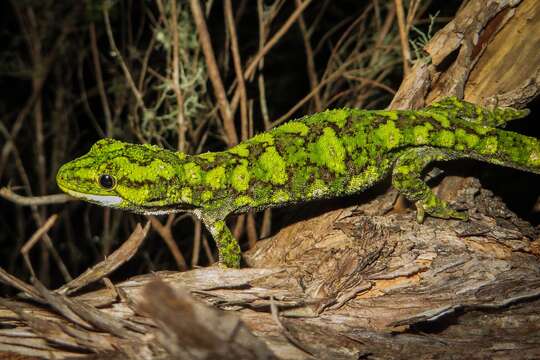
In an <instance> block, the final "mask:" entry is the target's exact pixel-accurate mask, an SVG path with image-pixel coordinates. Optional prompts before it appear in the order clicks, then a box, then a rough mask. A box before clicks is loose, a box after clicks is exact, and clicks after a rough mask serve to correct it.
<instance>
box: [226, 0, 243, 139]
mask: <svg viewBox="0 0 540 360" xmlns="http://www.w3.org/2000/svg"><path fill="white" fill-rule="evenodd" d="M224 8H225V9H224V10H225V20H226V22H227V29H228V30H229V34H230V36H231V52H232V57H233V64H234V72H235V73H236V80H237V81H238V90H239V92H240V119H241V127H240V129H241V135H242V140H246V139H247V138H248V137H249V126H248V111H247V95H246V84H245V82H244V77H243V76H242V59H241V58H240V50H239V49H238V37H237V35H236V26H235V24H234V16H233V11H232V4H231V0H225V2H224Z"/></svg>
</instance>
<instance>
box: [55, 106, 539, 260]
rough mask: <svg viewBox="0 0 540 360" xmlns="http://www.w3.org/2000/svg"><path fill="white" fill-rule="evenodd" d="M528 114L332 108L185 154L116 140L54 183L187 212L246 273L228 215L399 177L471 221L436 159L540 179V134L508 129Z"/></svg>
mask: <svg viewBox="0 0 540 360" xmlns="http://www.w3.org/2000/svg"><path fill="white" fill-rule="evenodd" d="M527 114H528V110H526V109H524V110H518V109H514V108H509V107H483V106H479V105H475V104H473V103H469V102H466V101H463V100H460V99H458V98H456V97H448V98H444V99H442V100H440V101H438V102H435V103H432V104H431V105H429V106H427V107H424V108H422V109H418V110H361V109H355V108H342V109H335V110H326V111H323V112H319V113H315V114H312V115H307V116H304V117H302V118H299V119H296V120H291V121H289V122H287V123H284V124H283V125H281V126H278V127H275V128H273V129H271V130H269V131H266V132H262V133H260V134H258V135H256V136H254V137H252V138H250V139H248V140H245V141H242V142H240V143H239V144H238V145H236V146H234V147H231V148H229V149H227V150H225V151H220V152H207V153H202V154H198V155H188V154H185V153H183V152H175V151H170V150H166V149H163V148H161V147H158V146H156V145H149V144H144V145H140V144H130V143H126V142H122V141H118V140H114V139H110V138H106V139H102V140H99V141H98V142H97V143H95V144H94V145H93V146H92V147H91V149H90V151H89V152H88V153H87V154H85V155H83V156H82V157H79V158H77V159H75V160H73V161H71V162H68V163H66V164H64V165H63V166H62V167H61V168H60V169H59V171H58V173H57V177H56V180H57V184H58V186H59V187H60V189H62V190H63V191H64V192H66V193H67V194H69V195H71V196H73V197H75V198H78V199H82V200H85V201H88V202H91V203H95V204H99V205H102V206H108V207H113V208H120V209H126V210H131V211H133V212H136V213H141V214H167V213H171V212H190V213H192V214H194V216H196V217H197V218H199V219H200V220H201V221H202V222H203V224H204V225H205V227H206V229H207V230H208V231H209V232H210V234H211V235H212V237H213V239H214V240H215V242H216V244H217V248H218V252H219V262H220V264H221V265H222V266H225V267H232V268H238V267H239V266H240V261H241V250H240V247H239V244H238V241H237V240H236V239H235V238H234V236H233V235H232V233H231V231H230V230H229V228H228V227H227V224H226V219H227V217H228V216H229V215H231V214H238V213H244V212H247V211H250V210H255V211H258V210H262V209H265V208H269V207H277V206H285V205H289V204H295V203H302V202H307V201H310V200H314V199H324V198H335V197H340V196H346V195H351V194H355V193H359V192H361V191H363V190H365V189H366V188H368V187H370V186H372V185H373V184H375V183H376V182H378V181H380V180H381V179H383V178H385V177H387V176H391V179H392V186H393V187H394V188H395V189H397V190H398V191H399V192H400V193H401V194H403V195H404V196H405V198H407V199H408V200H409V201H411V202H412V203H414V204H415V205H416V211H417V213H416V214H417V215H416V218H417V221H418V222H422V221H423V219H424V217H425V216H426V214H427V215H430V216H433V217H437V218H443V219H458V220H463V221H466V220H467V219H468V214H467V211H466V210H456V209H453V208H452V207H451V206H450V205H449V204H448V203H447V202H445V201H443V200H442V199H440V198H438V197H437V196H436V195H435V194H434V192H433V191H432V190H431V189H430V187H428V185H427V184H426V183H425V182H424V180H423V177H422V171H423V170H424V168H426V167H427V166H428V164H429V163H431V162H433V161H447V160H454V159H462V158H472V159H476V160H480V161H485V162H488V163H492V164H497V165H502V166H507V167H512V168H516V169H521V170H524V171H529V172H532V173H536V174H540V140H539V139H536V138H533V137H529V136H525V135H522V134H518V133H515V132H511V131H507V130H503V127H504V125H505V124H506V123H507V122H508V121H511V120H514V119H519V118H522V117H525V116H526V115H527Z"/></svg>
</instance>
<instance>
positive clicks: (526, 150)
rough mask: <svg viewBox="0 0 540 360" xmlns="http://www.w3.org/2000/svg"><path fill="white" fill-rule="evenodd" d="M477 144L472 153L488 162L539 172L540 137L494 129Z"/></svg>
mask: <svg viewBox="0 0 540 360" xmlns="http://www.w3.org/2000/svg"><path fill="white" fill-rule="evenodd" d="M477 146H478V148H476V149H475V150H474V153H476V154H478V155H479V157H480V158H483V159H484V160H486V161H488V162H490V163H493V164H497V165H503V166H508V167H512V168H515V169H520V170H524V171H528V172H532V173H536V174H540V139H537V138H533V137H530V136H525V135H521V134H518V133H515V132H512V131H506V130H501V129H496V130H494V131H493V132H491V133H490V134H489V135H486V137H485V138H484V139H482V140H481V141H480V142H479V143H478V145H477Z"/></svg>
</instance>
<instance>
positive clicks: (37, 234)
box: [21, 214, 58, 277]
mask: <svg viewBox="0 0 540 360" xmlns="http://www.w3.org/2000/svg"><path fill="white" fill-rule="evenodd" d="M57 218H58V214H53V215H51V216H50V217H49V218H48V219H47V221H45V223H44V224H43V225H41V226H40V227H39V229H37V230H36V231H35V232H34V234H32V236H31V237H30V239H29V240H28V241H27V242H26V243H25V244H24V245H23V246H22V248H21V254H22V256H23V258H24V261H25V263H26V266H27V267H28V270H29V271H30V274H32V276H33V277H36V274H35V272H34V268H33V267H32V263H31V262H30V258H29V257H28V252H29V251H30V250H31V249H32V247H33V246H34V245H35V244H36V243H37V242H38V240H39V239H40V238H41V237H42V236H44V235H45V233H46V232H47V231H49V229H50V228H51V227H52V226H53V225H54V223H55V222H56V219H57Z"/></svg>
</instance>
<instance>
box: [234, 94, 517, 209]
mask: <svg viewBox="0 0 540 360" xmlns="http://www.w3.org/2000/svg"><path fill="white" fill-rule="evenodd" d="M525 114H526V111H520V110H515V109H509V108H495V109H493V110H488V109H486V108H483V107H478V106H476V105H473V104H470V103H466V102H462V101H457V100H456V99H453V98H449V99H445V100H444V101H442V102H439V103H435V104H434V105H432V106H431V107H427V108H425V109H423V110H415V111H384V110H375V111H369V110H359V109H346V108H345V109H338V110H327V111H324V112H321V113H317V114H314V115H309V116H305V117H303V118H301V119H297V120H294V121H291V122H288V123H286V124H284V125H281V126H279V127H277V128H275V129H273V130H271V131H269V132H266V133H263V134H260V135H258V136H255V137H254V138H252V139H250V140H248V141H246V142H244V143H241V144H240V145H238V146H237V147H235V148H233V149H231V150H229V151H228V153H231V154H233V156H234V157H240V158H241V157H242V156H243V157H244V158H245V164H246V166H247V169H246V170H247V171H246V174H249V176H250V182H249V186H246V187H245V189H244V190H242V191H243V192H242V191H241V192H239V193H238V194H237V195H239V196H238V197H236V198H235V202H236V204H237V205H246V206H248V207H266V206H273V205H274V204H283V203H287V202H297V201H305V200H309V199H314V198H323V197H334V196H339V195H343V194H351V193H356V192H359V191H361V190H363V189H365V188H367V187H369V186H370V185H372V184H373V183H374V182H377V181H378V180H380V179H381V178H383V177H384V176H386V175H387V174H388V172H389V171H390V170H391V169H392V166H393V164H394V162H395V160H396V158H398V157H399V156H400V155H401V154H402V153H403V152H404V151H407V150H408V149H410V148H413V147H417V148H420V147H435V148H442V149H447V150H448V151H455V152H462V153H464V154H467V155H470V156H469V157H476V158H482V155H483V154H485V155H492V154H490V152H492V150H493V142H494V141H501V140H504V139H499V138H498V137H499V135H500V134H501V132H500V131H499V130H498V129H497V128H496V126H500V125H503V124H504V123H505V122H506V121H508V120H511V119H515V118H518V117H522V116H524V115H525ZM502 133H504V134H506V133H508V132H505V131H502ZM490 134H492V135H491V136H490ZM508 134H512V133H508ZM516 135H517V134H516ZM518 138H519V139H522V136H521V135H518ZM514 140H515V139H514ZM520 141H521V140H520ZM238 161H241V159H240V160H238ZM240 210H242V209H240Z"/></svg>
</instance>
